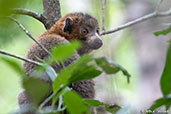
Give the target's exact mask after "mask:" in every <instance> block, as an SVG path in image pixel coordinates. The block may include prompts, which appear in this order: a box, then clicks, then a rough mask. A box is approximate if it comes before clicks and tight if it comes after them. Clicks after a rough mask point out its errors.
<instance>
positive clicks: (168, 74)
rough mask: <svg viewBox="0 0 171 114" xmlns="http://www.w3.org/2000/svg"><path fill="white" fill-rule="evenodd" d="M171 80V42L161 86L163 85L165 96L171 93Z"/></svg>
mask: <svg viewBox="0 0 171 114" xmlns="http://www.w3.org/2000/svg"><path fill="white" fill-rule="evenodd" d="M170 82H171V44H169V49H168V53H167V58H166V63H165V67H164V71H163V74H162V77H161V79H160V86H161V90H162V93H163V96H166V95H168V94H171V83H170Z"/></svg>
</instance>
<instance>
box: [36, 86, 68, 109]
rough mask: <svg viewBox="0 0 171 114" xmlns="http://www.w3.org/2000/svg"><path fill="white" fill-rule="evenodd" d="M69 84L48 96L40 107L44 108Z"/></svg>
mask: <svg viewBox="0 0 171 114" xmlns="http://www.w3.org/2000/svg"><path fill="white" fill-rule="evenodd" d="M66 87H67V85H65V86H63V87H61V88H60V89H59V90H58V91H56V92H53V93H52V94H51V95H50V96H49V97H48V98H46V99H45V100H44V101H43V103H41V104H40V106H39V109H42V108H43V107H44V106H45V105H46V104H47V103H48V102H49V101H50V100H51V99H52V98H53V97H54V96H56V95H57V94H58V93H59V92H61V91H62V90H63V89H64V88H66Z"/></svg>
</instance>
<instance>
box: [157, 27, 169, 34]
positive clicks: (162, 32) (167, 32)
mask: <svg viewBox="0 0 171 114" xmlns="http://www.w3.org/2000/svg"><path fill="white" fill-rule="evenodd" d="M169 33H171V27H169V28H168V29H165V30H162V31H158V32H155V33H154V35H155V36H159V35H167V34H169Z"/></svg>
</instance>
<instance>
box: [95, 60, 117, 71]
mask: <svg viewBox="0 0 171 114" xmlns="http://www.w3.org/2000/svg"><path fill="white" fill-rule="evenodd" d="M95 61H96V64H97V65H98V66H99V67H101V68H102V69H103V70H104V71H105V72H106V73H107V74H114V73H117V72H118V71H120V69H119V67H118V65H117V66H116V65H115V64H113V63H111V62H110V61H109V60H107V59H106V58H105V57H100V58H96V59H95Z"/></svg>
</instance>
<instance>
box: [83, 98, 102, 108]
mask: <svg viewBox="0 0 171 114" xmlns="http://www.w3.org/2000/svg"><path fill="white" fill-rule="evenodd" d="M83 102H84V103H85V104H87V105H90V106H93V107H99V106H104V105H105V104H103V103H102V102H100V101H98V100H92V99H84V100H83Z"/></svg>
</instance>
